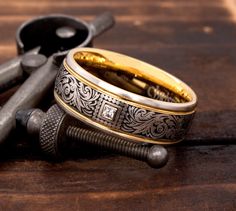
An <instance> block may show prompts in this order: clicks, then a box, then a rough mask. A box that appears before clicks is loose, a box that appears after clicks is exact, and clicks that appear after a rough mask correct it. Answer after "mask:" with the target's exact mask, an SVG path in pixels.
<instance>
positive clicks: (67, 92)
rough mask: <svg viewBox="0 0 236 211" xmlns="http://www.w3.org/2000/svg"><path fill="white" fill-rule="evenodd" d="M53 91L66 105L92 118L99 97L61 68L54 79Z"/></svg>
mask: <svg viewBox="0 0 236 211" xmlns="http://www.w3.org/2000/svg"><path fill="white" fill-rule="evenodd" d="M55 91H56V93H57V94H59V95H60V96H61V98H62V100H63V101H64V102H65V103H66V104H68V105H70V106H73V107H75V108H76V109H78V111H79V112H80V113H83V114H85V115H86V116H88V117H92V115H93V111H94V109H95V107H96V105H97V102H98V99H99V97H100V94H99V93H98V92H96V91H95V90H93V89H92V88H91V87H89V86H86V85H84V84H83V83H81V82H80V81H78V80H76V79H75V78H74V77H73V76H72V75H71V74H69V73H68V72H67V71H66V70H65V69H64V68H61V70H60V71H59V73H58V75H57V77H56V81H55Z"/></svg>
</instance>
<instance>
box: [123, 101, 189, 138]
mask: <svg viewBox="0 0 236 211" xmlns="http://www.w3.org/2000/svg"><path fill="white" fill-rule="evenodd" d="M190 116H191V115H187V116H186V115H169V114H161V113H157V112H152V111H148V110H145V109H140V108H136V107H134V106H129V107H128V112H127V113H126V116H125V118H124V121H123V125H122V130H123V131H124V132H128V133H133V134H135V135H141V136H145V137H147V138H152V139H171V140H172V139H175V140H178V139H181V138H183V136H184V135H185V133H186V132H187V130H188V127H189V124H183V122H186V121H187V123H189V121H190V120H191V117H190ZM186 117H187V118H186ZM185 118H186V119H185Z"/></svg>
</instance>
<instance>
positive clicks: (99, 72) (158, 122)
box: [54, 48, 197, 144]
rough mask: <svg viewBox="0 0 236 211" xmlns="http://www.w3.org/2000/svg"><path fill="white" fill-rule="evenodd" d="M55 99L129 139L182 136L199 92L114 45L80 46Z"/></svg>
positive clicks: (65, 65) (57, 83) (64, 69)
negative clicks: (107, 47)
mask: <svg viewBox="0 0 236 211" xmlns="http://www.w3.org/2000/svg"><path fill="white" fill-rule="evenodd" d="M54 96H55V99H56V101H57V103H58V104H59V105H60V106H61V107H62V109H64V110H65V111H66V112H67V113H69V114H70V115H72V116H74V117H76V118H77V119H79V120H81V121H83V122H84V123H86V124H88V125H90V126H92V127H95V128H97V129H102V130H103V131H105V132H108V133H111V134H113V135H118V136H121V137H123V138H127V139H129V140H134V141H141V142H148V143H159V144H171V143H176V142H179V141H181V140H183V138H184V136H185V135H186V133H187V131H188V129H189V127H190V123H191V121H192V119H193V116H194V113H195V109H196V105H197V96H196V94H195V93H194V91H193V90H192V89H191V88H190V87H189V86H188V85H187V84H185V83H184V82H182V81H181V80H179V79H178V78H176V77H174V76H173V75H171V74H169V73H167V72H165V71H164V70H161V69H159V68H157V67H154V66H152V65H150V64H147V63H145V62H142V61H140V60H138V59H135V58H131V57H129V56H126V55H122V54H119V53H115V52H112V51H107V50H102V49H95V48H76V49H73V50H71V51H70V52H69V53H68V55H67V57H66V58H65V60H64V62H63V64H62V66H61V68H60V70H59V72H58V75H57V77H56V81H55V89H54Z"/></svg>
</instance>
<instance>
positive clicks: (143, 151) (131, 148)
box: [66, 126, 149, 161]
mask: <svg viewBox="0 0 236 211" xmlns="http://www.w3.org/2000/svg"><path fill="white" fill-rule="evenodd" d="M66 135H67V137H69V138H71V139H72V140H75V141H79V142H80V143H84V144H92V145H95V146H98V147H101V148H103V149H108V150H112V151H114V152H117V153H120V154H122V155H125V156H127V157H132V158H135V159H138V160H143V161H145V160H147V156H148V152H149V147H146V146H142V145H140V144H138V143H133V142H130V141H127V140H124V139H121V138H117V137H114V136H110V135H107V134H104V133H101V132H96V131H91V130H87V129H83V128H77V127H73V126H69V127H68V128H67V131H66Z"/></svg>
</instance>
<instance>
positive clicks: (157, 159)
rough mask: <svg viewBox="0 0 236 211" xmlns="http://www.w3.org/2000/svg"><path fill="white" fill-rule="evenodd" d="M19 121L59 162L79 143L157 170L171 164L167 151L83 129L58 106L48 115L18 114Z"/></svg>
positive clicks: (48, 112) (37, 112) (30, 111)
mask: <svg viewBox="0 0 236 211" xmlns="http://www.w3.org/2000/svg"><path fill="white" fill-rule="evenodd" d="M16 119H17V122H18V123H19V124H20V125H23V126H24V127H25V128H26V129H27V132H28V133H29V134H31V135H36V134H39V141H40V146H41V149H42V150H43V152H44V153H46V154H47V155H50V156H53V157H55V158H58V157H61V156H63V151H65V149H66V148H68V146H69V145H70V144H72V145H73V142H76V143H78V144H87V145H93V146H96V147H99V148H102V149H107V150H110V151H112V152H114V153H119V154H122V155H125V156H128V157H132V158H136V159H139V160H143V161H146V162H147V163H148V164H149V165H150V166H151V167H154V168H160V167H162V166H164V165H165V164H166V163H167V161H168V153H167V151H166V149H165V148H164V147H162V146H159V145H153V146H151V147H149V146H147V145H141V144H139V143H135V142H132V141H128V140H125V139H121V138H117V137H115V136H111V135H108V134H105V133H103V132H100V131H93V130H89V129H86V128H83V127H81V126H82V124H81V123H80V122H79V121H77V120H76V119H75V118H73V117H71V116H69V115H67V114H66V113H65V112H64V111H63V110H62V109H60V108H59V107H58V105H54V106H52V107H51V108H50V109H49V110H48V111H47V113H44V112H42V111H41V110H39V109H30V110H22V111H19V112H17V114H16Z"/></svg>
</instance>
